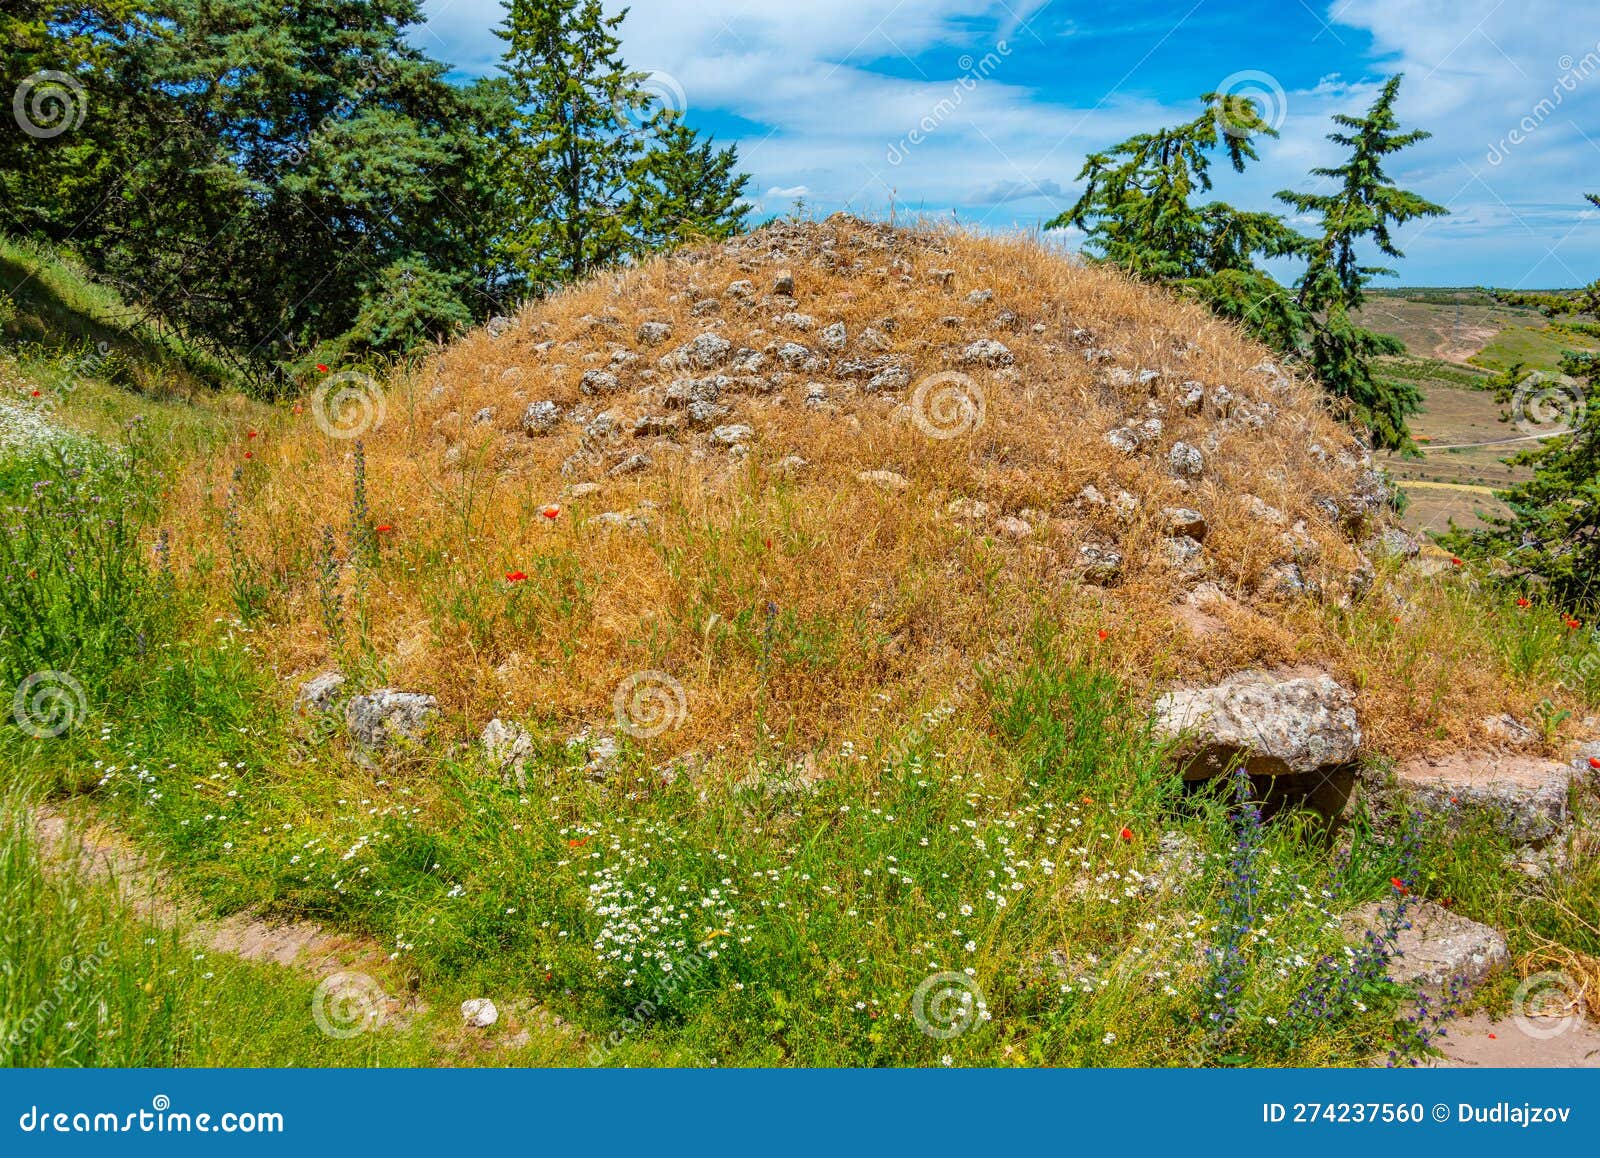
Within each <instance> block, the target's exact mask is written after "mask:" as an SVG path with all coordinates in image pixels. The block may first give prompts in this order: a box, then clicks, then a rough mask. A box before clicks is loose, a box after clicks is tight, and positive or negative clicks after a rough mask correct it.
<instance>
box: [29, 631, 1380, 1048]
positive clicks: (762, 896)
mask: <svg viewBox="0 0 1600 1158" xmlns="http://www.w3.org/2000/svg"><path fill="white" fill-rule="evenodd" d="M151 676H152V678H151V680H150V681H149V683H148V684H147V687H146V690H145V691H144V692H142V693H140V694H130V695H128V696H127V697H126V698H124V699H123V700H122V701H121V702H120V703H119V704H118V707H117V710H116V712H115V719H116V722H115V723H114V724H113V723H104V724H101V725H100V726H99V728H98V730H97V729H96V728H92V727H91V728H87V729H79V730H77V731H75V732H73V733H71V734H70V735H69V736H67V737H64V738H63V739H62V740H59V741H50V742H44V741H36V742H33V746H32V747H31V748H24V749H21V750H17V749H13V751H12V753H11V756H12V759H13V760H14V761H16V763H18V764H20V765H22V766H25V767H42V766H45V765H48V766H51V767H54V768H58V769H64V770H66V771H65V773H64V775H63V776H62V777H60V778H58V780H57V782H56V785H57V789H58V790H72V791H78V792H81V793H87V795H88V799H89V800H90V801H91V802H93V803H94V804H95V806H96V807H97V808H98V809H99V810H100V811H101V812H102V813H103V814H104V815H106V816H108V817H111V818H114V819H115V820H116V822H117V823H118V825H119V827H121V828H122V829H123V830H124V831H127V832H130V833H132V834H135V835H136V836H137V837H138V838H139V839H140V840H141V842H142V843H144V844H146V845H147V846H148V847H150V848H152V849H160V850H162V851H163V852H164V854H165V855H166V856H167V858H168V861H169V863H170V864H171V865H172V867H173V869H174V870H175V871H176V872H177V874H178V876H179V877H180V879H182V880H183V881H184V882H186V884H187V885H188V886H189V887H190V888H191V889H192V890H193V891H194V892H195V893H196V894H198V895H200V896H202V897H203V898H204V899H205V900H206V902H207V903H208V904H209V905H211V906H213V907H215V908H216V909H218V910H219V911H231V910H234V909H238V908H243V907H247V906H260V905H265V906H266V907H267V908H268V909H270V910H273V911H276V912H280V913H283V914H286V915H298V916H309V917H313V918H315V919H317V920H319V921H325V922H329V923H331V924H333V925H334V926H336V927H339V928H343V929H347V930H350V931H352V932H355V933H358V934H361V935H364V936H368V937H371V938H372V939H374V940H375V941H377V942H379V943H381V944H385V945H390V944H392V945H396V946H399V949H398V950H397V952H398V961H397V964H396V968H397V969H399V970H401V971H402V972H404V973H406V974H407V975H409V976H410V977H412V978H413V983H414V984H415V985H416V986H417V987H419V988H420V990H421V991H422V992H423V993H425V994H429V995H441V996H440V997H439V1003H440V1005H441V1007H443V1006H448V1005H449V1004H450V1003H453V1002H455V1001H458V1000H460V999H462V998H464V997H466V996H472V995H477V994H481V993H489V994H491V995H494V996H496V997H497V998H500V999H503V998H505V997H506V996H508V995H514V996H518V997H521V998H526V999H531V1000H535V1001H537V1002H539V1003H540V1004H542V1005H544V1006H547V1007H549V1008H551V1009H554V1010H556V1011H557V1012H559V1013H560V1014H561V1015H562V1016H564V1017H566V1018H567V1019H569V1020H570V1021H572V1022H574V1023H575V1024H576V1025H578V1026H579V1027H581V1028H582V1029H583V1030H584V1031H585V1032H586V1033H587V1034H588V1035H589V1037H588V1039H587V1042H586V1043H585V1048H584V1051H583V1054H582V1056H581V1057H575V1056H565V1057H558V1058H556V1059H553V1060H562V1061H566V1062H569V1063H570V1062H577V1061H580V1060H587V1061H589V1062H591V1063H595V1064H662V1063H672V1064H711V1063H712V1062H715V1063H716V1064H723V1065H726V1064H759V1065H785V1064H805V1065H863V1064H865V1065H891V1064H893V1065H907V1064H911V1065H932V1064H939V1063H940V1062H941V1061H942V1060H943V1059H945V1058H946V1057H948V1059H949V1061H950V1063H951V1064H986V1065H1012V1064H1035V1065H1037V1064H1051V1065H1132V1064H1141V1065H1143V1064H1148V1065H1184V1064H1199V1063H1206V1064H1211V1063H1220V1062H1221V1061H1222V1060H1223V1059H1225V1058H1232V1059H1235V1061H1238V1060H1240V1059H1243V1060H1249V1061H1251V1062H1255V1063H1260V1064H1284V1063H1289V1062H1303V1063H1307V1064H1315V1063H1320V1062H1347V1063H1354V1062H1359V1061H1360V1060H1362V1059H1363V1058H1365V1057H1367V1056H1370V1055H1372V1054H1373V1053H1375V1052H1380V1051H1382V1050H1384V1049H1386V1048H1387V1037H1388V1034H1389V1033H1391V1032H1392V1027H1393V1025H1394V1018H1395V1016H1396V1011H1397V1010H1399V1009H1400V1008H1401V1006H1400V1001H1401V999H1400V996H1399V995H1398V994H1388V995H1387V996H1384V997H1382V999H1381V1000H1380V999H1379V998H1377V997H1375V998H1374V1002H1375V1003H1374V1005H1373V1007H1372V1008H1371V1010H1370V1011H1369V1012H1368V1013H1367V1014H1364V1015H1362V1016H1360V1017H1356V1018H1353V1019H1352V1020H1350V1021H1348V1022H1343V1023H1338V1024H1328V1025H1325V1026H1319V1027H1317V1030H1316V1032H1315V1033H1314V1034H1313V1035H1312V1036H1311V1037H1310V1038H1309V1039H1306V1040H1301V1041H1298V1042H1296V1043H1295V1044H1294V1046H1293V1048H1292V1049H1289V1048H1286V1047H1285V1045H1284V1043H1283V1042H1282V1040H1281V1038H1280V1036H1279V1034H1278V1033H1277V1032H1276V1031H1275V1030H1273V1029H1272V1027H1271V1023H1270V1022H1269V1021H1268V1020H1267V1019H1268V1018H1271V1017H1276V1016H1278V1015H1281V1014H1282V1013H1283V1012H1284V1011H1285V1010H1286V1009H1287V1008H1288V1006H1289V1003H1290V1002H1291V1001H1292V999H1293V997H1294V995H1295V993H1296V992H1298V991H1299V990H1300V989H1301V988H1302V987H1303V986H1304V984H1305V980H1306V977H1307V975H1308V969H1309V968H1310V967H1311V963H1314V962H1315V961H1317V960H1318V959H1319V958H1320V957H1322V956H1323V955H1325V954H1327V953H1330V952H1336V951H1337V949H1338V945H1339V943H1340V942H1339V939H1338V936H1337V934H1336V933H1333V932H1331V931H1330V930H1329V927H1328V922H1329V919H1330V914H1331V913H1332V912H1335V911H1340V910H1342V909H1345V908H1349V907H1352V906H1354V905H1355V904H1358V903H1360V902H1362V901H1365V900H1369V899H1375V898H1377V897H1381V896H1382V895H1384V893H1385V892H1386V887H1387V886H1386V884H1385V882H1386V881H1387V880H1388V878H1389V877H1390V876H1392V875H1394V874H1395V873H1396V872H1398V871H1400V867H1399V864H1398V862H1397V861H1396V859H1395V857H1396V854H1395V852H1394V850H1393V848H1392V847H1391V846H1390V844H1388V843H1386V842H1387V840H1388V838H1387V836H1382V835H1375V836H1373V837H1371V839H1370V840H1369V841H1368V842H1367V843H1366V844H1364V845H1363V850H1364V851H1363V857H1362V863H1363V865H1364V866H1365V871H1364V872H1363V873H1361V874H1356V875H1351V874H1348V873H1347V872H1344V871H1343V870H1340V869H1337V868H1331V867H1330V857H1329V846H1328V837H1327V834H1326V832H1325V830H1324V827H1323V826H1322V825H1320V824H1319V823H1313V822H1311V821H1310V820H1309V818H1307V819H1306V821H1305V822H1298V821H1296V820H1294V819H1293V818H1285V819H1282V820H1280V821H1279V822H1276V823H1274V824H1273V825H1272V826H1271V827H1270V829H1269V832H1268V836H1267V847H1266V850H1265V853H1264V858H1265V859H1264V869H1263V879H1264V884H1263V890H1262V900H1261V911H1262V912H1263V913H1264V914H1267V916H1266V918H1265V924H1264V925H1263V926H1262V927H1261V930H1260V935H1259V936H1257V937H1255V938H1252V940H1251V941H1250V945H1249V959H1250V962H1251V965H1252V978H1251V982H1250V989H1249V994H1248V996H1249V1002H1250V1008H1251V1009H1252V1010H1253V1011H1254V1012H1253V1014H1252V1016H1251V1018H1250V1019H1249V1020H1248V1021H1246V1022H1242V1023H1241V1024H1239V1025H1237V1026H1235V1027H1233V1028H1232V1029H1231V1031H1230V1033H1229V1034H1227V1035H1226V1036H1224V1037H1220V1038H1219V1037H1213V1036H1211V1035H1208V1033H1207V1032H1206V1029H1205V1027H1204V1026H1203V1025H1202V1024H1200V1023H1199V1022H1197V1021H1196V1019H1195V1010H1196V1009H1197V1008H1198V1005H1199V995H1200V993H1201V992H1202V990H1203V989H1204V987H1205V985H1206V984H1207V978H1208V973H1209V966H1208V964H1207V962H1206V960H1205V958H1204V955H1203V951H1202V949H1201V948H1200V947H1201V946H1204V945H1205V944H1207V943H1208V942H1210V941H1212V940H1213V939H1214V938H1215V937H1216V936H1217V930H1218V926H1219V913H1218V908H1217V905H1218V901H1219V898H1220V896H1221V894H1222V892H1223V891H1225V889H1226V887H1227V880H1228V876H1227V868H1226V864H1227V859H1228V857H1229V855H1230V854H1231V851H1232V848H1233V834H1232V829H1231V827H1230V825H1229V823H1228V821H1227V817H1226V814H1225V810H1224V809H1223V808H1222V806H1221V805H1220V803H1218V802H1217V801H1215V800H1208V799H1206V798H1199V799H1195V798H1186V797H1184V796H1182V795H1181V794H1179V793H1178V792H1177V785H1176V783H1175V782H1174V781H1172V780H1171V779H1170V778H1169V777H1167V776H1166V775H1164V772H1163V770H1164V767H1165V758H1164V751H1163V749H1162V746H1161V745H1159V744H1157V743H1155V742H1153V741H1152V739H1151V738H1150V736H1149V734H1148V726H1147V723H1146V718H1145V714H1144V712H1143V711H1142V710H1141V709H1140V708H1139V707H1138V706H1137V704H1136V703H1134V702H1133V701H1132V700H1131V699H1130V698H1129V697H1128V696H1127V694H1126V693H1124V692H1123V691H1122V689H1120V688H1119V687H1118V686H1117V685H1116V684H1115V682H1114V681H1112V680H1110V679H1109V678H1108V677H1105V676H1103V675H1098V674H1096V673H1094V672H1093V671H1086V670H1083V669H1078V668H1073V667H1070V666H1066V665H1063V664H1062V663H1061V662H1060V661H1059V660H1058V659H1057V658H1056V657H1055V656H1054V655H1053V653H1052V652H1051V650H1050V649H1049V648H1048V646H1047V645H1043V644H1041V645H1040V649H1039V651H1038V652H1037V653H1036V654H1035V655H1034V656H1033V657H1032V659H1031V660H1030V661H1029V662H1027V663H1025V664H1023V665H1021V666H1020V667H1019V668H1018V670H1017V671H1015V672H1014V673H1012V674H1009V675H1005V676H996V677H995V678H993V679H992V680H991V681H989V683H988V684H987V685H986V687H985V688H984V689H982V690H981V691H980V692H979V693H978V694H977V696H976V697H975V703H974V705H972V708H973V710H970V711H963V712H958V713H954V714H949V713H944V712H940V711H937V710H930V712H929V714H928V715H927V716H926V717H924V718H923V720H921V721H920V722H918V723H917V724H916V725H914V726H913V727H911V728H909V729H907V730H906V731H905V732H904V733H903V734H901V735H900V736H899V738H898V740H897V741H896V742H894V743H890V744H886V745H885V746H884V747H882V748H880V749H875V750H873V751H863V752H859V753H849V752H847V753H846V754H845V755H844V756H843V757H841V759H840V760H839V761H838V762H837V763H836V764H835V765H834V766H833V767H831V768H830V769H828V771H829V773H830V775H829V776H828V778H827V779H825V780H824V781H823V782H822V783H821V784H820V786H819V787H818V788H817V790H816V791H815V793H814V794H806V793H799V794H779V795H775V796H771V797H769V796H767V795H765V794H763V793H760V792H751V791H739V790H735V789H733V788H731V787H729V786H728V785H727V783H726V782H725V781H722V782H718V781H714V780H711V779H706V778H702V779H701V780H698V781H694V780H690V779H688V778H680V779H679V780H678V781H676V782H674V783H672V784H664V783H662V782H661V781H660V778H659V776H657V775H655V774H653V773H652V771H651V770H650V769H649V768H648V766H646V765H645V764H643V763H642V762H640V761H639V760H638V758H637V757H636V756H633V755H631V754H630V755H629V758H628V759H627V760H626V761H625V763H624V766H623V768H622V769H621V770H619V772H618V773H617V774H616V775H615V776H613V777H612V778H611V779H610V780H609V781H607V782H606V783H603V784H600V783H594V782H592V781H589V780H588V779H586V778H585V777H584V775H583V773H582V770H581V767H580V766H579V765H580V761H579V760H578V759H577V758H575V757H567V756H564V750H563V749H562V748H561V746H560V745H559V743H557V742H555V737H556V736H557V734H558V733H557V730H556V728H555V726H554V722H551V723H550V725H549V727H548V728H547V729H546V730H545V731H544V732H543V733H542V735H543V739H544V740H545V742H544V743H543V744H542V745H541V746H540V750H541V752H542V753H543V756H542V759H541V761H540V763H539V766H538V767H536V768H535V769H533V770H532V771H531V772H530V776H531V782H530V785H529V788H528V790H527V791H526V792H521V791H518V790H517V789H515V788H514V787H511V786H508V785H506V784H503V783H502V782H501V780H500V779H499V778H498V777H496V776H493V775H490V774H488V773H487V771H486V770H485V769H484V768H483V767H481V766H480V765H479V764H478V763H477V762H476V761H475V760H473V759H463V758H456V757H448V756H440V755H437V754H432V755H430V754H418V755H417V756H415V757H414V758H411V759H408V760H405V761H402V762H401V763H400V764H399V765H398V766H396V767H392V768H390V769H386V770H385V771H384V772H383V773H382V774H381V775H375V774H374V773H372V772H370V771H367V770H365V769H363V768H361V767H360V766H359V764H356V763H354V762H352V761H350V760H349V758H348V756H347V755H346V753H345V752H344V750H343V746H342V743H340V742H338V741H335V740H333V739H331V738H328V737H326V736H325V735H319V732H322V731H324V730H321V729H317V728H315V727H308V726H307V725H305V724H304V723H302V722H299V721H296V720H293V719H292V718H290V717H287V716H285V715H284V714H282V712H281V709H278V708H277V707H276V706H275V697H274V696H273V694H272V689H271V688H270V686H269V685H268V684H267V683H265V682H264V681H263V680H262V678H261V677H260V676H259V675H257V674H255V673H254V671H253V669H252V665H251V663H250V660H249V657H248V655H247V654H246V653H245V652H244V651H243V650H242V649H241V648H240V647H239V646H238V645H237V644H234V643H225V642H221V641H218V642H215V643H214V644H213V645H211V646H210V647H206V648H193V647H190V648H179V649H175V650H174V651H173V652H171V653H170V654H168V655H167V656H166V657H165V658H164V660H163V662H161V663H160V664H159V665H158V666H157V665H152V671H151ZM1124 830H1126V832H1127V836H1126V837H1125V836H1124V835H1123V832H1124ZM1163 833H1171V834H1183V835H1184V836H1185V837H1186V839H1187V840H1188V841H1189V842H1191V844H1192V847H1193V849H1194V850H1195V854H1196V855H1195V859H1194V863H1193V864H1192V865H1191V867H1190V868H1189V869H1188V870H1187V871H1184V872H1179V871H1176V870H1172V869H1163V867H1162V864H1161V853H1160V842H1161V838H1162V835H1163ZM1172 839H1173V837H1171V836H1169V837H1168V840H1169V842H1170V841H1171V840H1172ZM1150 878H1160V879H1161V880H1162V881H1163V883H1162V884H1160V885H1159V886H1150V885H1148V884H1147V881H1148V879H1150ZM1269 938H1270V939H1269ZM966 969H971V970H972V971H973V973H972V977H971V980H970V983H969V982H967V981H963V980H960V978H961V977H964V976H965V974H964V973H963V972H962V971H964V970H966ZM950 974H955V975H957V976H956V978H954V979H953V984H954V991H955V992H959V991H961V990H962V989H963V987H966V986H968V985H969V984H970V986H971V987H972V989H971V992H972V993H974V994H981V1001H982V1003H983V1004H982V1005H981V1006H978V1005H976V1004H975V1005H974V1006H973V1007H972V1009H973V1010H974V1016H973V1019H972V1021H971V1023H970V1024H971V1026H972V1028H971V1029H970V1030H969V1031H967V1032H963V1033H961V1034H960V1035H958V1036H956V1037H954V1038H951V1039H949V1040H943V1039H939V1038H934V1037H930V1036H929V1035H927V1034H926V1033H923V1032H922V1031H921V1029H920V1028H919V1027H918V1023H917V1021H916V1020H915V1017H914V1013H913V995H914V994H915V992H916V991H917V989H918V987H919V985H922V984H923V983H924V981H925V980H926V979H928V978H930V977H946V978H947V979H946V980H944V981H938V982H936V983H935V984H936V988H937V987H945V988H949V987H950V986H951V984H952V979H949V978H948V977H947V975H950ZM985 1012H986V1013H988V1014H989V1015H990V1018H991V1019H992V1020H985V1019H983V1017H982V1014H983V1013H985Z"/></svg>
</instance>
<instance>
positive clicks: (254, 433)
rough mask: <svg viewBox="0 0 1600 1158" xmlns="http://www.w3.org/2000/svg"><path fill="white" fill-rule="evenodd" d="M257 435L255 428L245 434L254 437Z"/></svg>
mask: <svg viewBox="0 0 1600 1158" xmlns="http://www.w3.org/2000/svg"><path fill="white" fill-rule="evenodd" d="M255 436H256V432H255V431H253V430H252V431H250V432H249V433H248V434H246V435H245V437H246V438H254V437H255Z"/></svg>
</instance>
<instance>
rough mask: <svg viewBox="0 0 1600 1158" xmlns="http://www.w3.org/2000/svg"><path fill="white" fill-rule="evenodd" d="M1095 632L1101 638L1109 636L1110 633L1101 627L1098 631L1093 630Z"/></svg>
mask: <svg viewBox="0 0 1600 1158" xmlns="http://www.w3.org/2000/svg"><path fill="white" fill-rule="evenodd" d="M1095 634H1096V635H1098V636H1099V637H1100V638H1101V639H1106V638H1109V637H1110V635H1111V633H1110V632H1109V631H1107V630H1106V629H1105V628H1103V627H1102V628H1101V629H1100V630H1099V631H1097V632H1095Z"/></svg>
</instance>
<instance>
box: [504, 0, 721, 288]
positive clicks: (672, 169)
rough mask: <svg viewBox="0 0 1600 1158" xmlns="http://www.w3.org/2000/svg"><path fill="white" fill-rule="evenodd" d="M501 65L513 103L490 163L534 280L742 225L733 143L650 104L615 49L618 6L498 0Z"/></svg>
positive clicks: (513, 250) (573, 273)
mask: <svg viewBox="0 0 1600 1158" xmlns="http://www.w3.org/2000/svg"><path fill="white" fill-rule="evenodd" d="M505 6H506V11H507V15H506V22H505V26H504V27H503V28H501V29H499V30H498V35H499V36H500V38H501V39H502V40H504V41H505V42H506V45H507V47H506V52H505V57H504V60H503V62H502V65H501V67H502V68H503V69H504V71H505V72H506V75H507V79H508V82H509V85H510V91H511V94H512V100H513V101H514V102H515V105H516V109H515V112H514V113H513V115H512V120H511V128H510V130H509V132H508V134H507V146H506V148H505V150H504V153H503V156H502V158H501V164H500V180H501V181H502V183H503V188H504V191H505V193H506V197H507V201H508V203H509V205H510V218H509V223H508V228H507V232H508V234H509V240H508V242H507V245H508V249H509V252H510V254H511V255H512V257H513V258H514V260H515V263H516V266H517V268H518V270H519V271H520V272H521V273H522V274H523V275H524V276H526V278H527V280H528V282H529V284H530V285H532V286H533V287H534V288H536V289H548V288H551V287H554V286H558V285H561V284H563V283H565V282H570V281H575V280H577V279H579V278H581V277H583V276H585V275H586V274H588V273H589V272H591V271H592V270H595V269H597V268H600V267H602V266H605V265H609V264H612V263H615V262H618V261H621V260H624V259H626V258H629V257H633V256H637V255H638V254H641V253H645V252H648V251H650V250H652V249H659V248H663V247H667V246H671V245H675V244H678V243H680V242H683V241H686V240H689V239H690V238H693V237H702V236H703V237H713V238H716V237H726V236H728V235H729V234H730V233H732V232H734V231H735V230H737V229H738V228H740V227H741V226H742V224H743V222H744V218H745V216H746V214H747V212H748V210H747V209H746V208H745V207H744V206H743V205H742V204H741V198H742V195H743V192H744V187H745V184H746V182H747V180H748V178H746V177H743V176H739V175H737V174H736V172H735V166H736V165H737V163H738V154H737V151H736V150H734V149H732V148H728V149H723V150H720V151H719V150H717V149H716V148H715V147H714V145H713V144H712V143H711V142H710V141H706V142H703V143H702V142H700V141H699V138H698V134H696V133H695V132H694V130H692V129H690V128H688V127H687V126H686V125H684V124H683V123H682V121H681V120H680V119H679V117H678V115H677V114H676V112H675V111H674V110H672V109H670V108H666V107H662V108H657V107H656V105H657V103H658V101H657V99H656V98H655V97H654V96H653V95H652V94H651V93H650V92H649V91H648V90H647V89H646V87H645V85H644V82H645V80H646V79H647V78H646V76H645V75H644V74H642V73H638V72H633V71H631V70H629V69H628V68H627V66H626V65H625V64H624V63H623V61H622V58H621V56H620V55H619V53H620V49H621V42H620V41H619V39H618V37H617V30H618V28H619V27H620V26H621V24H622V22H623V19H624V18H625V17H626V15H627V13H626V11H624V12H622V13H621V14H619V15H617V16H609V17H608V16H606V15H605V13H604V12H603V11H602V8H601V5H600V3H599V0H507V2H506V5H505Z"/></svg>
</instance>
